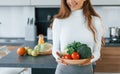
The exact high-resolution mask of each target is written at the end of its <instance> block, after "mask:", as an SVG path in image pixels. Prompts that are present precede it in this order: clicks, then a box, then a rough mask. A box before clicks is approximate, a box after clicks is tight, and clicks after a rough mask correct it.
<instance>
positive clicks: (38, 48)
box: [34, 43, 52, 52]
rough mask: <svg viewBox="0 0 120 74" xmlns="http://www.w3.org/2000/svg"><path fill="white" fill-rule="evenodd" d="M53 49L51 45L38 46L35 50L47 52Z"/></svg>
mask: <svg viewBox="0 0 120 74" xmlns="http://www.w3.org/2000/svg"><path fill="white" fill-rule="evenodd" d="M50 48H52V45H51V44H50V43H44V44H38V45H36V46H35V47H34V50H38V51H39V52H45V51H46V50H48V49H50Z"/></svg>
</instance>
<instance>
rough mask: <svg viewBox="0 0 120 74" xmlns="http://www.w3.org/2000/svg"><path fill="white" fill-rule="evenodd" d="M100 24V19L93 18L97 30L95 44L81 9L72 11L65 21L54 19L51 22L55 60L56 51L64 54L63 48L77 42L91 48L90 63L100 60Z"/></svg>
mask: <svg viewBox="0 0 120 74" xmlns="http://www.w3.org/2000/svg"><path fill="white" fill-rule="evenodd" d="M101 24H102V22H101V20H100V18H98V17H95V16H93V25H94V26H95V28H96V29H97V43H95V42H94V37H93V34H92V32H91V31H90V30H89V29H88V26H87V22H85V18H84V15H83V10H82V9H81V10H76V11H72V13H71V15H70V16H69V17H68V18H66V19H57V18H56V19H55V20H54V22H53V50H52V54H53V56H54V57H55V58H56V59H57V58H58V56H57V55H56V52H57V51H58V52H62V53H64V48H65V47H66V46H67V45H68V44H70V43H72V42H74V41H77V42H78V41H79V42H81V43H84V44H87V45H88V46H89V47H90V48H91V51H92V55H93V56H94V58H93V59H92V60H91V62H95V61H96V60H98V59H99V58H100V49H101V38H102V35H103V31H102V30H103V29H102V26H101Z"/></svg>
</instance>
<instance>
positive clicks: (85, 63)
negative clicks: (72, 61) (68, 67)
mask: <svg viewBox="0 0 120 74" xmlns="http://www.w3.org/2000/svg"><path fill="white" fill-rule="evenodd" d="M93 58H94V56H93V55H92V56H91V58H90V59H88V60H87V61H86V62H84V63H83V64H79V65H80V66H81V65H83V66H84V65H89V64H91V59H93Z"/></svg>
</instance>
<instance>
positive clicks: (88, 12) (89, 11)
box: [54, 0, 103, 42]
mask: <svg viewBox="0 0 120 74" xmlns="http://www.w3.org/2000/svg"><path fill="white" fill-rule="evenodd" d="M66 1H67V0H61V7H60V10H59V12H58V14H56V15H55V16H54V18H59V19H64V18H67V17H69V16H70V14H71V9H70V8H69V6H68V5H67V2H66ZM82 9H83V14H84V16H85V20H87V22H88V28H89V29H90V30H91V31H92V33H93V36H94V41H95V42H96V33H97V30H96V28H95V27H94V26H93V24H92V16H97V17H99V18H100V16H99V15H98V14H97V13H96V12H95V10H94V8H93V6H92V4H91V2H90V0H86V1H85V2H84V4H83V6H82ZM102 42H103V40H102Z"/></svg>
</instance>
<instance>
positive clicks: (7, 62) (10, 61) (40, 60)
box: [0, 41, 57, 68]
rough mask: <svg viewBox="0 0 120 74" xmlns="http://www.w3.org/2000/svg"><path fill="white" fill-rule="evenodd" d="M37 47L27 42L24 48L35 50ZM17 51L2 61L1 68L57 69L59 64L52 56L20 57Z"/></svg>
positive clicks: (0, 62) (33, 43)
mask: <svg viewBox="0 0 120 74" xmlns="http://www.w3.org/2000/svg"><path fill="white" fill-rule="evenodd" d="M35 45H36V42H34V41H25V43H24V44H23V46H29V47H31V48H33V47H34V46H35ZM16 51H17V49H15V50H13V51H12V52H10V53H9V54H8V55H6V56H5V57H3V58H1V59H0V67H31V68H56V66H57V63H56V61H55V59H54V58H53V56H52V55H46V56H37V57H33V56H28V55H26V56H18V55H17V53H16Z"/></svg>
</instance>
